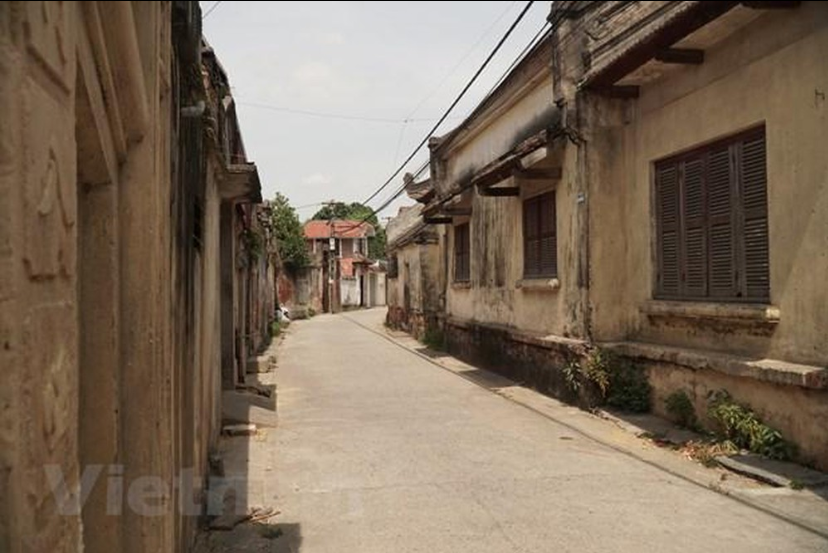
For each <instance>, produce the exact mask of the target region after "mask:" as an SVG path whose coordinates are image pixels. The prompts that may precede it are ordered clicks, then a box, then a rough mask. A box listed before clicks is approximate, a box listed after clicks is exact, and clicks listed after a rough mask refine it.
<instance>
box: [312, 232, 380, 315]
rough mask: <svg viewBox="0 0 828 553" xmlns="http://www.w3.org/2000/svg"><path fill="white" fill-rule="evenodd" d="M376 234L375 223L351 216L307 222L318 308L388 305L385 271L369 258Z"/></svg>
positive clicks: (314, 304)
mask: <svg viewBox="0 0 828 553" xmlns="http://www.w3.org/2000/svg"><path fill="white" fill-rule="evenodd" d="M374 235H375V231H374V227H373V226H372V225H371V224H369V223H364V222H360V221H354V220H349V219H334V220H331V221H325V220H314V221H308V222H307V223H305V241H306V244H307V248H308V253H309V254H310V258H311V263H310V305H311V307H312V308H313V309H314V310H315V311H319V312H331V313H335V312H338V311H341V310H342V309H348V308H355V307H372V306H374V305H385V273H384V271H382V270H380V268H379V267H378V266H377V265H376V264H375V262H374V260H372V259H370V258H369V257H368V239H369V238H373V237H374ZM372 267H373V269H372ZM380 280H381V281H382V282H381V283H380Z"/></svg>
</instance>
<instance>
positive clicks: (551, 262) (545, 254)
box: [523, 192, 558, 278]
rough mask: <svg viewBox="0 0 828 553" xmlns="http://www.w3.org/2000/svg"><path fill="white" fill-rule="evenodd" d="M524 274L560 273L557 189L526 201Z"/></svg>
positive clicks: (524, 217) (546, 274) (524, 212)
mask: <svg viewBox="0 0 828 553" xmlns="http://www.w3.org/2000/svg"><path fill="white" fill-rule="evenodd" d="M523 276H524V277H525V278H548V277H556V276H558V239H557V232H556V221H555V193H554V192H547V193H545V194H541V195H540V196H535V197H534V198H530V199H528V200H526V201H525V202H523Z"/></svg>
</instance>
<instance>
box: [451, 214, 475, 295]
mask: <svg viewBox="0 0 828 553" xmlns="http://www.w3.org/2000/svg"><path fill="white" fill-rule="evenodd" d="M470 242H471V237H470V235H469V224H468V223H464V224H462V225H457V226H456V227H454V280H456V281H458V282H464V281H467V280H469V279H470V277H471V255H470V253H471V252H470V250H471V247H470V246H471V243H470Z"/></svg>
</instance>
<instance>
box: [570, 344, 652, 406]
mask: <svg viewBox="0 0 828 553" xmlns="http://www.w3.org/2000/svg"><path fill="white" fill-rule="evenodd" d="M562 372H563V375H564V378H565V379H566V382H567V384H568V385H569V387H570V389H571V390H572V392H574V393H575V394H576V395H577V396H578V397H579V398H580V400H581V402H582V403H584V404H585V406H586V407H588V408H593V407H597V406H600V405H609V406H610V407H615V408H616V409H620V410H622V411H627V412H631V413H646V412H648V411H649V410H650V407H651V396H652V388H651V386H650V383H649V382H648V380H647V374H646V372H645V371H644V369H643V367H641V366H640V365H638V364H636V363H635V362H633V361H632V360H630V359H626V358H622V357H618V356H617V355H614V354H612V353H610V352H608V351H606V350H604V349H602V348H599V347H595V346H587V347H585V348H584V351H583V352H582V354H581V355H579V356H578V357H577V358H573V359H572V360H570V361H569V362H568V363H567V364H566V365H565V366H564V367H563V369H562Z"/></svg>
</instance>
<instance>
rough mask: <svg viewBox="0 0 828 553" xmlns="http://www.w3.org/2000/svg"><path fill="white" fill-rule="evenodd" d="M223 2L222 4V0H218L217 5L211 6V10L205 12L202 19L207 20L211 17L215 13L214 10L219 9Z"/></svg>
mask: <svg viewBox="0 0 828 553" xmlns="http://www.w3.org/2000/svg"><path fill="white" fill-rule="evenodd" d="M221 2H222V0H218V1H217V2H216V3H215V4H213V5H212V6H210V9H208V10H207V11H206V12H204V15H202V16H201V19H207V16H208V15H210V14H211V13H213V10H214V9H216V8H218V6H219V4H221Z"/></svg>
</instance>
